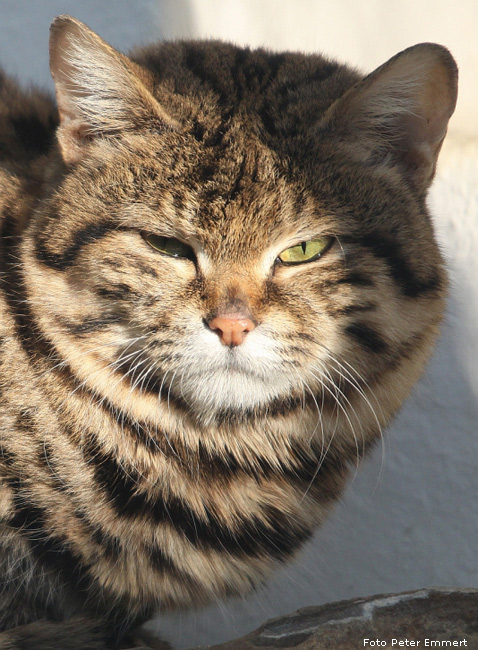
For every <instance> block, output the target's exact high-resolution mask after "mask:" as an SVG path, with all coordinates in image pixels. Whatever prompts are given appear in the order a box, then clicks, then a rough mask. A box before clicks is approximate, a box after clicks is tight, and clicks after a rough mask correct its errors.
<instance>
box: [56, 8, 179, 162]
mask: <svg viewBox="0 0 478 650" xmlns="http://www.w3.org/2000/svg"><path fill="white" fill-rule="evenodd" d="M50 69H51V74H52V76H53V80H54V82H55V87H56V96H57V102H58V109H59V114H60V126H59V129H58V134H57V135H58V141H59V144H60V149H61V152H62V155H63V158H64V160H65V162H66V163H67V164H71V163H75V162H77V161H79V160H80V159H81V158H82V157H83V155H84V154H85V151H86V148H87V146H88V144H89V142H90V141H91V140H92V139H94V138H97V137H99V136H106V135H111V134H117V133H120V132H122V131H125V130H133V129H138V128H141V127H144V126H150V127H153V128H164V127H165V126H169V127H171V126H173V121H172V120H171V119H170V118H169V117H168V116H167V115H166V114H165V112H164V111H163V110H162V109H161V107H160V105H159V104H158V103H157V101H156V100H155V99H154V97H153V95H152V94H151V92H150V91H149V89H148V86H149V85H150V82H149V78H148V73H147V72H146V71H145V70H143V69H142V68H140V67H139V66H137V65H136V64H134V63H133V62H132V61H130V60H129V59H128V58H127V57H126V56H124V55H123V54H120V53H119V52H117V51H116V50H114V49H113V48H112V47H110V46H109V45H108V44H107V43H105V41H103V40H102V39H101V38H100V37H99V36H97V35H96V34H95V33H94V32H92V31H91V30H90V29H89V28H88V27H87V26H86V25H84V24H83V23H81V22H80V21H79V20H76V19H74V18H72V17H71V16H59V17H58V18H56V19H55V20H54V21H53V23H52V25H51V30H50Z"/></svg>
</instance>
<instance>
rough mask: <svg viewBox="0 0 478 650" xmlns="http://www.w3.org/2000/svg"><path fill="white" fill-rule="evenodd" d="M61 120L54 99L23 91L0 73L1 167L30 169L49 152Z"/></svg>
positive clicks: (38, 93) (35, 92)
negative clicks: (31, 164)
mask: <svg viewBox="0 0 478 650" xmlns="http://www.w3.org/2000/svg"><path fill="white" fill-rule="evenodd" d="M57 124H58V118H57V113H56V108H55V103H54V101H53V99H52V98H51V97H50V96H49V95H48V94H47V93H43V92H42V91H40V90H36V89H35V90H31V91H28V90H27V91H24V90H22V89H20V88H19V86H18V85H17V83H16V82H15V81H14V80H13V79H12V78H10V77H9V76H8V75H7V74H5V72H4V71H2V70H1V69H0V165H1V166H2V168H3V167H4V166H6V167H11V166H12V165H28V163H30V162H31V161H32V160H34V159H35V158H38V157H39V156H42V155H45V154H47V153H48V152H49V151H50V148H51V146H52V144H53V141H54V138H55V129H56V127H57Z"/></svg>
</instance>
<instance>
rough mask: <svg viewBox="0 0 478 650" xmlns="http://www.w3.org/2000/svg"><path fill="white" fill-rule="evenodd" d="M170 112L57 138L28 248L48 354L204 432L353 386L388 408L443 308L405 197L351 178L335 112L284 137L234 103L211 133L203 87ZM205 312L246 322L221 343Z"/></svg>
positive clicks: (377, 170) (215, 115) (369, 177)
mask: <svg viewBox="0 0 478 650" xmlns="http://www.w3.org/2000/svg"><path fill="white" fill-rule="evenodd" d="M210 47H213V46H212V45H211V46H210ZM303 65H304V66H305V65H306V63H303ZM315 65H317V66H319V67H320V65H321V62H320V61H318V62H316V63H315ZM68 74H71V71H70V72H69V73H68ZM60 85H61V84H60ZM145 92H146V91H145ZM157 94H158V96H160V95H161V93H160V92H159V91H158V92H157ZM59 101H60V110H62V104H61V101H62V100H61V94H60V99H59ZM128 101H130V100H128ZM295 101H296V104H297V102H298V100H295ZM143 103H144V102H143ZM349 103H350V101H349ZM183 104H184V105H183ZM183 104H182V103H181V101H180V99H178V97H177V96H176V95H174V96H173V95H171V99H170V104H169V105H168V103H167V100H166V99H165V98H164V97H163V100H162V103H161V108H162V109H163V110H164V111H165V112H166V114H167V116H168V118H167V119H168V120H169V123H168V125H167V128H166V127H165V128H151V125H147V128H143V127H142V126H140V127H138V128H136V129H128V128H125V130H124V132H117V133H115V135H114V137H111V138H98V139H95V138H93V140H91V137H90V136H88V138H85V137H84V136H83V134H81V135H80V136H78V133H80V131H81V129H80V128H79V127H77V126H75V129H76V133H77V136H75V137H77V140H76V141H75V143H74V146H73V145H71V137H72V135H71V132H69V133H68V134H67V135H65V134H64V135H63V136H62V135H61V130H60V144H62V146H63V150H64V152H66V153H65V159H66V160H67V163H68V165H69V169H68V172H67V174H66V175H65V176H64V177H63V178H62V180H61V182H60V184H59V185H58V186H57V187H56V189H55V192H54V193H53V194H52V195H51V197H50V198H49V199H48V200H47V201H46V202H45V204H44V206H43V207H42V209H41V211H40V212H39V214H38V216H37V219H36V222H35V223H34V224H33V225H32V228H31V240H30V244H29V247H30V249H34V250H35V253H34V256H35V257H36V258H37V259H38V260H39V262H38V264H37V272H36V274H35V275H34V278H35V279H34V280H33V281H32V283H33V286H32V291H33V292H34V293H36V294H37V298H38V299H39V300H41V301H42V302H43V303H45V302H46V303H47V304H48V310H47V313H48V314H49V315H48V316H42V317H41V318H44V319H45V318H49V319H51V321H52V322H53V323H54V324H55V326H54V327H53V328H52V325H51V323H49V325H48V327H49V330H50V331H54V332H55V334H54V339H55V340H54V343H55V345H56V346H57V347H59V348H60V349H61V351H62V355H63V356H64V357H65V358H67V359H69V362H70V363H71V365H72V366H73V367H75V368H76V369H79V367H80V365H81V372H80V370H78V372H80V376H82V375H81V373H83V376H84V379H85V382H87V383H88V384H91V386H92V387H94V386H95V383H96V385H98V386H100V385H101V388H100V390H103V389H104V387H106V386H109V391H110V392H112V393H114V391H115V390H118V391H119V390H120V387H121V386H123V390H127V391H129V394H130V395H131V394H133V393H135V394H138V395H141V394H144V395H146V394H147V395H149V396H151V395H154V396H155V399H158V398H159V399H160V400H161V401H162V402H163V404H167V405H168V406H169V405H171V407H173V406H174V405H175V404H181V405H182V407H183V408H186V410H187V411H189V412H190V413H192V414H193V415H195V416H196V417H198V418H202V419H203V420H204V419H208V418H209V419H214V417H215V416H216V415H217V416H218V417H219V415H220V414H224V412H227V411H230V412H235V411H238V410H241V411H242V412H244V411H248V412H252V411H253V410H255V411H256V412H261V411H263V412H264V413H266V412H267V410H268V409H269V410H271V409H274V408H278V406H277V405H278V404H279V403H282V404H284V403H294V401H295V402H302V403H303V404H305V403H308V404H312V405H313V406H314V409H315V410H316V411H317V410H321V408H322V410H324V405H325V404H327V403H329V402H333V403H335V404H337V403H338V404H339V407H338V408H339V409H340V408H342V409H343V410H345V409H346V407H347V405H350V403H351V401H353V400H354V399H355V397H356V396H357V395H359V396H360V395H363V394H364V391H366V392H367V396H366V399H367V400H368V399H369V397H368V396H369V393H368V389H369V388H370V389H371V390H372V391H378V390H380V391H384V390H385V391H386V390H388V391H389V392H390V391H392V393H393V394H391V396H390V399H389V401H390V404H391V407H390V408H391V409H392V408H396V406H397V404H398V401H399V400H400V399H401V396H402V395H403V394H404V393H406V392H407V391H408V389H409V384H410V383H411V382H412V381H414V380H415V378H416V375H417V374H418V372H419V368H420V367H421V365H422V361H423V358H424V357H425V356H426V354H427V350H428V347H429V341H431V340H432V338H433V336H434V333H435V330H436V325H437V322H438V321H439V319H440V314H441V311H442V307H443V305H442V294H443V286H444V276H443V272H442V270H441V262H440V256H439V252H438V249H437V247H436V245H435V243H434V240H433V236H432V232H431V227H430V224H429V220H428V217H427V215H426V212H425V210H424V206H423V188H422V187H421V186H420V187H419V185H420V183H418V182H417V186H416V187H413V186H412V183H411V182H410V177H409V176H407V174H408V170H407V169H406V167H407V166H406V165H405V164H402V165H399V164H395V165H391V164H387V165H385V164H381V165H372V164H370V159H371V158H372V157H373V154H371V153H370V143H369V142H368V141H367V142H365V141H364V143H363V146H362V147H361V151H362V150H363V152H365V153H360V154H359V155H358V154H357V152H356V151H355V150H354V149H353V148H354V147H355V148H357V143H356V137H355V136H354V137H351V136H350V135H348V134H345V135H343V134H342V131H344V129H343V128H342V127H337V126H335V122H334V120H335V121H337V119H339V118H337V117H336V116H335V115H332V117H331V118H330V126H329V125H327V124H325V125H324V124H322V125H320V123H318V124H312V125H309V126H307V127H305V126H304V129H303V131H302V132H300V133H299V134H297V133H295V134H293V135H290V136H289V137H288V135H287V133H282V134H280V136H277V135H271V133H267V132H266V129H265V126H264V123H263V122H261V119H260V116H259V115H258V114H257V113H255V112H254V110H253V108H251V105H249V108H248V110H244V111H242V112H241V110H238V111H236V113H235V114H232V115H229V117H228V119H227V120H224V107H223V106H221V105H220V104H218V102H217V101H212V100H211V93H210V91H209V90H208V91H207V93H206V92H205V93H204V94H202V95H201V93H198V92H197V90H196V91H195V93H194V94H193V95H192V96H191V97H187V96H186V98H185V99H184V101H183ZM68 106H69V104H68ZM123 108H124V107H123ZM64 110H66V111H67V110H70V108H68V107H67V109H64ZM124 110H128V109H124ZM129 110H130V112H131V113H133V112H134V111H133V109H132V107H131V105H130V107H129ZM148 110H149V109H148ZM287 110H289V112H290V113H291V114H292V112H293V111H294V110H295V111H297V107H296V106H294V105H292V108H290V107H289V108H288V109H287ZM356 110H359V109H358V108H357V109H356ZM284 111H285V112H287V111H286V110H285V109H284ZM344 111H345V112H346V111H350V107H349V106H348V105H347V106H346V107H345V108H344ZM192 115H194V116H195V119H194V120H192V118H191V116H192ZM339 117H340V116H339ZM162 119H163V118H162ZM284 119H285V118H284ZM71 121H72V120H71V119H70V118H68V119H65V120H64V122H66V123H67V126H68V123H69V122H71ZM318 122H320V120H319V121H318ZM284 123H287V120H286V119H285V122H284ZM70 131H71V129H70ZM62 138H63V139H62ZM68 138H70V140H68ZM344 140H345V141H346V142H345V144H344V143H343V141H344ZM78 147H80V149H78ZM83 150H84V151H83ZM78 151H80V153H78ZM68 152H70V153H68ZM360 155H363V157H364V158H367V162H365V163H364V162H361V161H360V160H359V158H360ZM69 157H70V159H69ZM388 157H390V156H389V155H388ZM385 158H387V156H384V159H385ZM409 166H410V165H409ZM45 273H48V274H49V286H50V287H51V288H52V289H51V290H50V294H49V295H41V287H42V283H43V281H44V274H45ZM223 317H226V318H229V320H231V319H232V318H233V317H234V318H236V317H237V318H236V319H237V320H241V319H242V320H243V321H244V322H246V325H245V326H244V328H243V329H242V330H241V332H240V335H239V336H238V337H237V339H234V340H233V342H231V340H230V339H227V337H225V336H224V333H223V332H222V330H221V329H219V328H217V327H215V326H214V323H215V322H217V321H215V320H214V319H217V318H223ZM41 318H40V321H41ZM45 327H46V325H45ZM228 343H229V344H228ZM406 359H408V360H409V367H408V368H406V369H402V366H403V365H405V360H406ZM80 360H81V361H80ZM85 368H88V370H85ZM398 384H400V385H399V386H398ZM124 386H127V389H125V388H124ZM394 386H396V390H394ZM115 387H117V388H116V389H115ZM334 408H337V407H334ZM205 413H207V416H206V415H205ZM348 417H351V416H350V415H349V416H348Z"/></svg>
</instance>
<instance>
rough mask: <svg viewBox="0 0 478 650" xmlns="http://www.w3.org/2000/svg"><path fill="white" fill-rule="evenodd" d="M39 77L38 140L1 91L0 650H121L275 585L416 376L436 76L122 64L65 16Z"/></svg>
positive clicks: (439, 131) (423, 320) (431, 268)
mask: <svg viewBox="0 0 478 650" xmlns="http://www.w3.org/2000/svg"><path fill="white" fill-rule="evenodd" d="M132 61H134V63H133V62H132ZM51 62H52V63H51V65H52V73H53V77H54V79H55V83H56V88H57V99H58V108H59V117H57V112H56V109H55V107H54V105H53V102H51V101H50V100H49V99H48V98H47V97H44V96H43V95H40V94H35V93H33V94H31V95H26V94H22V93H21V91H20V90H18V88H17V87H16V86H15V85H14V84H13V82H11V81H9V80H8V79H7V78H6V77H2V78H1V80H0V83H1V86H0V111H1V114H2V116H3V118H2V123H1V124H0V160H1V167H0V186H1V193H0V211H1V222H0V228H1V233H0V234H1V254H0V265H1V283H2V287H1V296H0V300H1V307H0V337H1V338H0V364H1V375H0V392H1V410H0V435H1V451H0V481H1V491H0V526H1V530H2V537H1V541H0V544H1V546H2V556H1V560H0V575H2V576H5V578H6V579H5V580H4V581H3V583H2V587H1V590H2V591H1V593H0V626H1V627H0V629H3V630H5V631H4V632H3V633H0V648H2V649H7V648H9V649H13V650H22V649H23V648H27V647H28V648H29V650H48V649H51V648H57V647H62V648H65V649H71V650H75V649H80V648H81V649H83V650H84V649H87V648H92V649H93V648H98V649H106V648H115V647H125V645H124V644H125V643H127V637H125V635H127V633H128V630H129V629H130V628H131V629H134V628H135V627H136V626H138V625H139V624H141V623H142V622H143V621H144V620H145V619H147V618H148V617H149V616H151V615H152V614H153V612H154V611H155V610H157V609H158V608H174V607H180V606H194V605H198V604H202V603H205V602H208V601H211V600H213V599H217V598H220V597H224V596H227V595H230V594H238V593H245V592H247V591H248V590H249V589H251V588H253V587H254V586H255V585H257V584H258V583H260V582H261V581H262V580H263V579H264V578H265V577H266V576H267V575H268V573H269V572H270V571H271V570H272V569H273V568H274V567H276V566H278V565H279V564H281V563H282V562H284V561H286V560H288V559H290V558H291V557H292V556H293V555H294V554H295V553H296V551H297V549H298V548H300V546H301V545H302V544H303V543H304V542H305V541H306V540H307V539H309V538H310V536H311V535H312V533H313V531H314V530H315V528H316V527H317V525H318V524H320V522H321V521H322V520H323V519H324V517H325V516H326V514H327V512H328V510H329V509H330V507H331V506H332V504H333V502H334V501H335V500H336V499H337V498H338V497H339V496H340V494H341V491H342V489H343V486H344V483H345V481H346V479H347V475H348V472H349V470H350V468H351V467H353V466H354V465H356V463H357V462H358V461H359V459H360V458H361V457H362V456H363V455H364V454H365V453H366V452H367V450H368V449H369V448H370V447H371V446H372V445H373V443H374V442H375V441H376V440H377V439H378V438H379V437H380V435H381V431H382V429H383V427H384V426H385V425H386V424H387V422H388V421H389V419H390V418H391V416H392V415H393V413H394V412H395V411H396V409H397V408H398V407H399V406H400V404H401V403H402V401H403V399H404V398H405V397H406V396H407V394H408V393H409V391H410V389H411V387H412V385H413V383H414V382H415V381H416V379H417V378H418V376H419V375H420V373H421V371H422V369H423V366H424V364H425V362H426V359H427V357H428V355H429V353H430V350H431V347H432V345H433V342H434V340H435V337H436V334H437V331H438V325H439V322H440V319H441V315H442V311H443V303H444V294H445V289H446V277H445V274H444V270H443V267H442V262H441V257H440V253H439V251H438V248H437V246H436V244H435V241H434V238H433V233H432V229H431V225H430V220H429V216H428V214H427V211H426V208H425V202H424V199H425V195H426V190H427V187H428V184H429V182H430V180H431V178H432V176H433V171H434V166H435V162H436V156H437V154H438V150H439V147H440V144H441V141H442V139H443V137H444V134H445V131H446V123H447V120H448V117H449V116H450V114H451V112H452V111H453V106H454V100H455V94H456V89H455V86H456V69H455V66H454V63H453V60H452V59H451V57H450V55H449V54H448V53H447V52H446V50H444V49H443V48H441V47H439V46H435V45H422V46H416V47H415V48H411V49H410V50H407V51H406V52H405V53H403V54H402V55H398V57H396V58H395V59H392V61H391V62H389V63H388V64H386V65H385V66H383V67H382V68H380V69H379V70H378V71H376V72H375V73H373V74H372V75H370V76H369V77H367V78H365V79H362V78H361V77H360V76H359V75H358V74H357V73H355V72H353V71H351V70H349V69H347V68H345V67H343V66H340V65H338V64H336V63H333V62H330V61H327V60H325V59H323V58H321V57H319V56H308V57H307V56H303V55H295V54H272V53H268V52H265V51H261V50H258V51H249V50H247V49H240V48H236V47H233V46H232V45H226V44H222V43H212V42H211V43H201V42H198V43H186V42H185V43H170V44H163V45H159V46H155V47H151V48H146V49H144V50H139V51H137V52H136V53H135V54H134V55H133V56H132V59H127V58H126V57H125V56H123V55H120V54H118V53H117V52H115V51H114V50H113V49H112V48H110V47H109V46H108V45H107V44H105V43H104V42H103V41H101V39H100V38H99V37H97V36H96V35H95V34H93V33H92V32H90V31H89V30H88V29H87V28H86V27H85V26H84V25H82V24H81V23H79V22H78V21H75V20H73V19H71V18H68V17H62V18H60V19H57V20H56V21H55V22H54V25H53V28H52V38H51ZM437 98H438V99H439V100H440V101H438V100H437ZM398 100H399V101H398ZM437 106H438V108H437ZM57 127H58V129H57ZM56 129H57V131H56V132H57V139H56V140H55V130H56ZM374 143H375V144H374ZM144 233H156V234H158V235H160V236H165V237H174V238H177V239H179V240H181V241H182V242H183V243H185V244H187V245H188V246H190V250H191V255H190V258H173V257H168V256H166V255H164V254H161V253H158V252H157V251H155V250H153V249H152V248H151V247H150V246H149V245H148V244H147V242H146V241H145V239H144V237H143V236H142V235H143V234H144ZM318 236H321V237H323V236H328V237H331V238H332V241H333V243H332V245H331V246H330V248H329V249H328V250H327V251H326V252H325V254H324V255H323V257H320V258H319V259H316V260H315V261H312V262H310V263H304V264H299V265H297V266H286V265H281V264H280V262H279V261H278V256H279V254H280V253H281V252H282V251H283V250H285V249H286V248H288V247H291V246H294V245H296V244H297V243H300V242H302V241H307V240H309V239H313V238H314V237H318ZM236 309H238V310H243V311H245V312H247V314H250V317H251V318H252V319H253V322H254V325H255V327H254V329H253V330H252V331H250V332H249V333H248V334H247V337H246V338H245V340H244V342H243V343H242V344H241V345H238V346H237V347H227V346H225V345H223V344H222V343H221V341H220V340H219V337H218V336H217V332H215V331H213V329H212V328H211V327H209V323H210V322H211V319H213V318H214V317H215V316H217V314H221V313H224V312H226V313H227V310H229V311H231V310H236ZM39 621H43V622H39Z"/></svg>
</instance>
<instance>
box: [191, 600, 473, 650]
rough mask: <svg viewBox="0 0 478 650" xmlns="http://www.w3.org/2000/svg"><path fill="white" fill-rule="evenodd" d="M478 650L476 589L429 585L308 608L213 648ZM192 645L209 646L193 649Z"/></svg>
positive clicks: (211, 648) (270, 649) (220, 649)
mask: <svg viewBox="0 0 478 650" xmlns="http://www.w3.org/2000/svg"><path fill="white" fill-rule="evenodd" d="M277 648H282V649H286V650H287V649H289V648H290V649H291V650H292V649H293V650H358V649H359V648H368V649H370V648H372V649H373V650H379V649H380V648H390V649H391V648H394V649H396V650H400V649H403V648H408V649H410V648H418V650H422V649H426V648H471V649H472V650H478V590H474V589H445V588H430V589H422V590H420V591H411V592H406V593H401V594H389V595H379V596H372V597H368V598H356V599H354V600H348V601H342V602H337V603H330V604H327V605H322V606H320V607H307V608H306V609H300V610H298V611H297V612H295V613H293V614H289V615H286V616H281V617H280V618H276V619H272V620H270V621H268V622H267V623H265V624H264V625H262V626H261V627H260V628H259V629H258V630H256V631H255V632H252V633H251V634H248V635H247V636H244V637H242V638H240V639H235V640H234V641H228V642H226V643H222V644H219V645H215V646H209V650H275V649H277ZM191 650H205V648H195V649H191Z"/></svg>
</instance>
